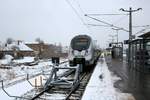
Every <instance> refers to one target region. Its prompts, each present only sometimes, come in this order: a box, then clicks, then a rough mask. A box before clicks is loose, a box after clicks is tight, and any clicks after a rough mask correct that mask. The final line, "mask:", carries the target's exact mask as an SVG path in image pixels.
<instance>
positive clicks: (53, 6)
mask: <svg viewBox="0 0 150 100" xmlns="http://www.w3.org/2000/svg"><path fill="white" fill-rule="evenodd" d="M66 1H67V0H0V41H5V40H6V39H7V38H8V37H11V38H13V39H19V40H24V41H25V42H32V41H35V38H38V37H39V38H41V39H42V40H44V41H45V42H47V43H62V44H63V45H69V42H70V40H71V38H72V37H73V36H75V35H77V34H88V35H90V36H92V37H93V39H94V40H97V41H98V43H99V44H100V46H101V47H103V46H105V45H106V41H108V40H109V39H110V37H108V35H109V34H115V31H114V30H112V29H111V27H100V26H97V27H92V26H87V27H86V25H84V24H98V25H104V24H102V23H100V22H97V21H94V20H92V19H89V18H87V17H85V16H84V14H118V13H124V12H122V11H119V9H120V8H124V9H129V7H132V8H133V9H137V8H143V10H142V11H138V12H135V13H133V25H136V26H137V25H138V26H139V25H150V21H149V18H150V14H149V10H150V6H149V5H150V0H68V1H69V2H70V3H71V4H72V6H73V8H74V9H75V10H76V11H77V12H78V15H77V14H76V13H75V12H74V10H73V9H72V8H71V7H70V5H69V4H68V3H67V2H66ZM124 14H127V13H124ZM79 16H80V18H82V19H83V20H84V23H83V21H81V20H80V18H79ZM92 17H95V18H98V19H100V20H103V21H106V22H108V23H111V24H114V25H116V26H119V27H123V28H125V29H128V23H129V22H128V16H127V15H121V16H92ZM141 29H142V28H138V29H137V28H136V29H135V28H134V29H133V33H136V32H137V31H139V30H141ZM125 39H128V33H127V32H124V31H119V41H123V40H125Z"/></svg>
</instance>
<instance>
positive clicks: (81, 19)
mask: <svg viewBox="0 0 150 100" xmlns="http://www.w3.org/2000/svg"><path fill="white" fill-rule="evenodd" d="M65 1H66V2H67V3H68V5H69V6H70V7H71V8H72V10H73V11H74V12H75V14H76V15H77V17H78V18H79V19H80V21H81V22H82V23H83V25H84V26H85V27H86V28H87V29H88V31H89V32H90V30H89V28H88V27H87V26H86V24H85V22H84V20H83V18H82V17H81V16H80V14H79V13H78V12H77V10H76V9H75V8H74V7H73V6H72V4H71V3H70V1H69V0H65ZM80 9H81V7H80Z"/></svg>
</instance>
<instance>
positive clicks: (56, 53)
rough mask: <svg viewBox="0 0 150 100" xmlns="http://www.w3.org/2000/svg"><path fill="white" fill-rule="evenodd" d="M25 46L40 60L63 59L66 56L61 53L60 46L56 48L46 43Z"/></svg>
mask: <svg viewBox="0 0 150 100" xmlns="http://www.w3.org/2000/svg"><path fill="white" fill-rule="evenodd" d="M26 45H27V46H29V47H30V48H32V49H33V50H34V51H35V52H36V55H37V56H39V57H40V58H51V57H64V56H66V54H64V53H62V46H61V45H59V46H56V45H53V44H46V43H26Z"/></svg>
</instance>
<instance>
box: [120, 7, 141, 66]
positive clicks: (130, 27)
mask: <svg viewBox="0 0 150 100" xmlns="http://www.w3.org/2000/svg"><path fill="white" fill-rule="evenodd" d="M120 10H122V11H124V12H128V13H129V48H128V63H129V66H130V63H131V62H130V60H131V59H130V57H131V41H132V13H133V12H136V11H139V10H142V8H138V9H136V10H132V8H131V7H130V8H129V10H125V9H123V8H121V9H120Z"/></svg>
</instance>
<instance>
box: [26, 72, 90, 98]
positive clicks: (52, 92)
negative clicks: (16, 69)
mask: <svg viewBox="0 0 150 100" xmlns="http://www.w3.org/2000/svg"><path fill="white" fill-rule="evenodd" d="M92 72H93V70H91V71H89V72H86V73H81V74H80V76H79V77H80V79H79V80H80V82H79V84H75V85H73V86H72V87H71V88H67V86H66V87H61V86H60V87H57V86H51V87H49V88H47V89H45V90H42V89H41V90H40V91H39V92H37V89H34V90H32V91H30V92H28V96H27V95H25V96H27V97H28V98H31V100H80V99H81V98H82V94H83V93H84V90H85V88H86V85H87V83H88V81H89V79H90V76H91V74H92ZM72 76H73V75H70V76H68V78H70V80H71V77H72ZM33 95H34V96H33ZM56 95H57V96H58V97H54V96H56Z"/></svg>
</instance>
